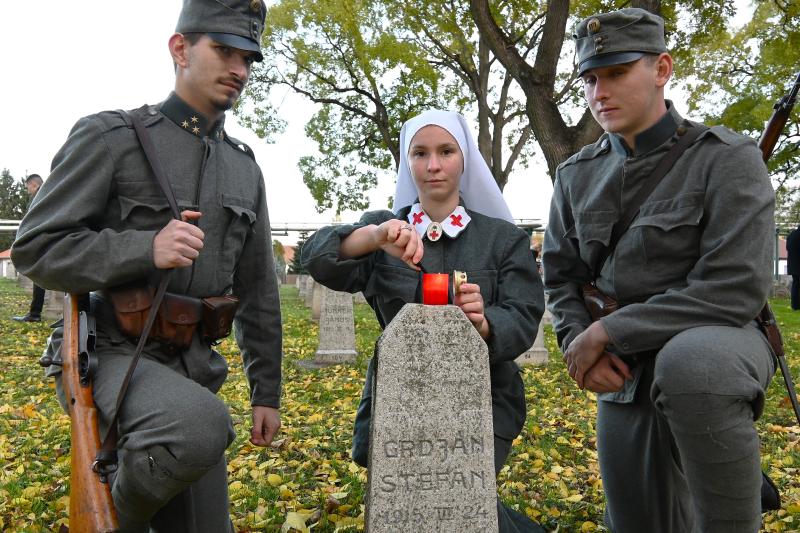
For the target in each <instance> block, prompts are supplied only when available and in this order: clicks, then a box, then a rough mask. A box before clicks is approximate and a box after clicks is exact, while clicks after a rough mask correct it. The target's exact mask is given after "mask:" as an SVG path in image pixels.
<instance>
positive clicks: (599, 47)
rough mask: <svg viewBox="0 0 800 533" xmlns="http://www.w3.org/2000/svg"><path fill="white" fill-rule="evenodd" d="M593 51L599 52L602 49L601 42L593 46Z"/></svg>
mask: <svg viewBox="0 0 800 533" xmlns="http://www.w3.org/2000/svg"><path fill="white" fill-rule="evenodd" d="M594 51H595V52H597V53H598V54H599V53H600V52H602V51H603V45H602V44H598V45H597V46H595V47H594Z"/></svg>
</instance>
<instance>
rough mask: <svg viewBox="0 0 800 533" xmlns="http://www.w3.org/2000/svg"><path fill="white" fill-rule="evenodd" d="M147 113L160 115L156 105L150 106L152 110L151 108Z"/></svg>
mask: <svg viewBox="0 0 800 533" xmlns="http://www.w3.org/2000/svg"><path fill="white" fill-rule="evenodd" d="M147 113H148V114H149V115H150V116H153V117H154V116H156V115H158V111H157V110H156V108H155V107H151V108H150V110H149V111H148V112H147Z"/></svg>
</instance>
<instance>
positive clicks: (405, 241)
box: [373, 219, 423, 270]
mask: <svg viewBox="0 0 800 533" xmlns="http://www.w3.org/2000/svg"><path fill="white" fill-rule="evenodd" d="M373 239H374V240H375V244H376V248H380V249H381V250H383V251H384V252H386V253H387V254H389V255H391V256H392V257H397V258H398V259H400V260H402V261H403V262H404V263H405V264H407V265H408V266H410V267H411V268H413V269H414V270H419V269H420V268H419V267H418V266H417V265H418V264H419V262H420V261H422V255H423V247H422V239H421V238H420V236H419V234H418V233H417V230H415V229H414V226H412V225H411V224H409V223H408V222H406V221H405V220H397V219H391V220H387V221H386V222H384V223H383V224H381V225H380V226H375V229H374V230H373Z"/></svg>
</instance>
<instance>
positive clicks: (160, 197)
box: [12, 0, 281, 532]
mask: <svg viewBox="0 0 800 533" xmlns="http://www.w3.org/2000/svg"><path fill="white" fill-rule="evenodd" d="M265 14H266V8H265V6H264V5H263V3H262V2H261V1H258V0H255V1H250V0H230V1H228V2H225V3H223V2H218V1H215V0H185V1H184V5H183V10H182V11H181V14H180V18H179V20H178V25H177V28H176V32H177V33H175V34H174V35H173V36H172V37H171V38H170V39H169V50H170V53H171V54H172V58H173V61H174V63H175V90H174V92H173V93H172V94H170V95H169V97H168V98H167V99H166V100H165V101H164V102H162V103H160V104H158V105H145V106H143V107H141V108H139V109H136V110H132V111H129V112H117V111H112V112H108V111H107V112H102V113H98V114H96V115H91V116H88V117H85V118H82V119H81V120H79V121H78V123H77V124H76V125H75V127H74V128H73V130H72V132H71V133H70V135H69V138H68V139H67V142H66V144H65V145H64V147H63V148H62V149H61V150H60V151H59V153H58V154H57V155H56V156H55V159H54V160H53V166H52V171H51V174H50V177H49V179H48V180H47V181H46V182H45V184H44V186H43V187H42V190H41V192H40V193H39V194H38V195H37V197H36V200H35V201H34V203H33V205H32V206H31V209H30V211H29V213H28V214H27V215H26V217H25V219H24V220H23V221H22V224H21V226H20V230H19V233H18V238H17V240H16V242H15V243H14V246H13V249H12V258H13V260H14V262H15V264H16V265H17V267H18V268H19V270H20V271H21V272H23V273H25V274H26V275H27V276H29V277H30V278H31V279H33V280H34V281H35V282H36V283H37V284H40V285H42V286H43V287H45V288H47V289H52V290H61V291H67V292H71V293H78V294H80V293H91V298H90V311H91V313H92V314H93V315H94V317H95V319H96V323H97V331H96V333H97V336H96V348H95V351H94V353H95V355H96V357H97V361H98V368H97V371H96V374H95V376H94V399H95V403H96V404H97V407H98V410H99V413H100V426H101V433H102V435H105V434H106V432H107V431H109V429H111V428H110V427H109V426H111V425H112V420H114V416H115V403H116V401H117V397H118V394H119V391H120V386H121V382H122V381H123V377H124V375H125V373H126V372H127V370H128V367H129V363H130V361H131V355H132V354H133V352H134V350H135V346H136V336H137V335H138V333H139V332H140V330H137V329H136V328H137V325H138V327H139V328H140V327H141V322H140V320H141V317H142V316H144V315H143V314H140V315H139V316H136V315H135V313H139V312H141V313H144V312H146V307H147V304H148V299H149V298H150V297H151V296H152V293H153V290H152V288H153V287H154V285H155V284H156V283H158V281H157V280H158V279H160V278H161V276H163V275H164V274H163V273H164V272H166V271H168V270H171V274H170V276H171V277H170V278H169V285H168V287H167V291H169V292H168V293H167V295H166V297H165V300H164V304H163V305H162V306H161V307H160V310H159V314H158V326H157V327H156V328H155V331H154V333H153V334H152V335H151V336H150V340H148V342H147V344H146V345H145V346H144V352H143V357H142V359H141V360H140V361H139V363H138V366H137V367H136V370H135V373H134V374H133V378H132V380H131V381H130V386H129V388H128V391H127V395H126V396H125V398H124V401H123V403H122V405H121V408H120V410H119V413H118V418H117V420H118V422H117V424H113V425H114V426H115V427H116V430H117V433H118V436H119V438H118V449H119V469H118V471H117V473H116V475H115V476H114V477H113V479H112V483H113V485H112V495H113V499H114V505H115V507H116V510H117V514H118V517H119V521H120V527H121V530H122V531H147V530H148V528H149V527H152V528H153V529H155V530H162V531H167V530H168V531H180V530H183V529H186V530H197V531H209V532H220V531H227V530H229V529H230V519H229V509H228V498H227V480H226V465H225V458H224V452H225V449H226V447H227V446H228V445H229V444H230V443H231V442H232V440H233V438H234V431H233V425H232V423H231V418H230V415H229V413H228V409H227V407H226V406H225V405H224V403H223V402H222V401H221V400H220V399H219V398H218V397H217V396H216V395H215V393H216V392H217V391H218V390H219V388H220V387H221V386H222V383H223V381H224V380H225V377H226V375H227V365H226V362H225V360H224V359H223V358H222V357H221V356H220V355H219V354H218V353H217V352H215V351H214V350H213V349H212V342H213V340H214V338H215V337H217V336H219V335H224V334H226V333H227V331H229V326H230V320H231V319H233V320H234V323H235V326H236V340H237V342H238V344H239V347H240V348H241V351H242V358H243V361H244V367H245V371H246V374H247V378H248V380H249V384H250V389H251V397H250V401H251V404H252V409H253V428H252V435H251V441H252V442H253V443H254V444H257V445H260V446H265V445H268V444H269V443H270V442H271V440H272V438H273V437H274V435H275V433H276V432H277V431H278V428H279V427H280V416H279V413H278V407H279V397H280V377H281V369H280V365H281V327H280V326H281V325H280V307H279V301H278V290H277V283H276V278H275V274H274V268H273V264H272V263H273V259H272V248H271V242H272V240H271V237H270V228H269V218H268V215H267V204H266V197H265V186H264V179H263V177H262V174H261V171H260V169H259V167H258V165H257V164H256V162H255V160H254V158H253V155H252V152H251V151H250V149H249V148H247V147H246V146H243V145H241V144H240V143H238V142H237V141H236V140H234V139H231V138H230V137H228V136H227V134H226V133H225V130H224V127H223V126H224V117H225V111H226V110H228V109H230V108H231V106H233V104H234V102H235V101H236V99H237V98H238V97H239V95H240V94H241V92H242V90H243V88H244V86H245V84H246V83H247V80H248V77H249V75H250V67H251V64H252V62H253V61H260V60H261V59H262V56H261V52H260V44H259V42H260V37H261V31H262V29H263V25H264V17H265ZM134 121H139V122H140V123H141V124H142V125H143V126H144V130H145V131H144V133H143V134H142V135H143V136H144V137H149V138H150V140H151V141H152V144H153V146H154V147H155V153H154V154H151V155H152V156H153V157H154V158H155V159H156V160H157V161H159V162H160V166H161V167H162V168H163V170H164V174H165V175H166V181H167V182H168V186H167V187H163V188H162V186H160V185H159V182H158V181H157V180H156V177H155V175H154V172H153V170H152V168H151V164H150V163H149V162H148V158H147V157H146V156H145V153H144V151H143V148H142V144H140V140H139V138H138V137H137V133H136V132H135V131H134V129H133V122H134ZM169 190H171V193H172V194H173V195H174V198H175V200H176V202H175V203H176V204H177V206H178V207H179V209H180V210H181V211H182V213H181V215H180V218H181V220H178V219H174V218H172V216H171V214H170V208H169V203H168V201H167V194H169V193H170V191H169ZM224 296H227V298H219V297H224ZM209 297H217V298H209ZM237 297H238V301H239V305H238V310H236V311H235V318H233V312H232V309H231V306H230V303H231V302H235V300H236V298H237ZM220 303H222V304H225V305H223V307H225V306H227V311H228V312H227V314H226V313H225V312H223V313H219V314H217V315H215V314H214V312H215V311H214V309H215V306H216V305H217V304H220ZM131 304H132V305H131ZM216 309H217V311H219V307H216ZM126 310H131V311H133V312H134V315H133V316H132V315H131V314H130V313H128V314H126V313H125V311H126ZM209 315H210V320H206V321H205V322H203V320H202V319H203V318H209ZM215 328H217V329H218V330H216V331H215ZM220 332H221V333H220ZM60 337H61V331H60V330H56V331H55V332H54V334H53V337H52V341H51V344H50V346H49V348H48V349H49V350H50V351H51V353H52V354H53V355H54V358H55V359H56V361H57V360H58V351H59V344H60ZM58 370H59V369H58V367H57V366H55V365H54V366H51V367H50V368H49V373H50V374H53V375H56V376H57V377H56V379H57V380H58V379H59V377H58Z"/></svg>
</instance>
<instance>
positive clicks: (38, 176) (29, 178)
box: [25, 174, 44, 183]
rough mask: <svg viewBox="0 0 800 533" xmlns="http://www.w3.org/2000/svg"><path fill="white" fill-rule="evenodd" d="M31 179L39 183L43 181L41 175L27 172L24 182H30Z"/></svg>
mask: <svg viewBox="0 0 800 533" xmlns="http://www.w3.org/2000/svg"><path fill="white" fill-rule="evenodd" d="M32 181H38V182H39V183H43V182H44V180H43V179H42V177H41V176H40V175H39V174H29V175H28V176H27V177H26V178H25V183H30V182H32Z"/></svg>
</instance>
